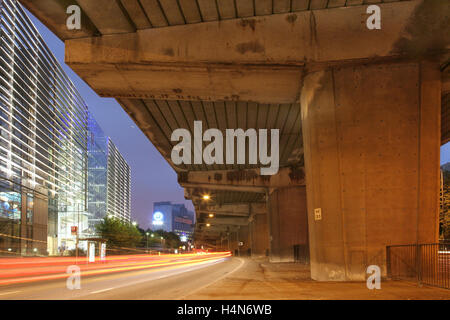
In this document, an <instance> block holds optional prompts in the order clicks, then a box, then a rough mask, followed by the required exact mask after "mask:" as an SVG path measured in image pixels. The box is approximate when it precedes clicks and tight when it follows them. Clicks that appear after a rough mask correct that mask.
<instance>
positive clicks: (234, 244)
mask: <svg viewBox="0 0 450 320" xmlns="http://www.w3.org/2000/svg"><path fill="white" fill-rule="evenodd" d="M237 239H238V233H237V232H230V233H229V235H228V241H229V243H230V246H229V250H230V251H231V253H232V254H233V255H236V252H237V250H238V249H239V248H238V245H239V243H238V240H237Z"/></svg>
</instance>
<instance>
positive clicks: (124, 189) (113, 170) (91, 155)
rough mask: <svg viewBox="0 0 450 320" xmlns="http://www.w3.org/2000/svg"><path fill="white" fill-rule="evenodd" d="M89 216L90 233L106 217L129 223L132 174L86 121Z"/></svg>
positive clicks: (98, 130) (107, 139)
mask: <svg viewBox="0 0 450 320" xmlns="http://www.w3.org/2000/svg"><path fill="white" fill-rule="evenodd" d="M88 123H89V125H88V128H89V139H88V212H89V214H90V217H89V226H90V230H92V231H93V232H95V225H96V224H98V223H99V222H101V220H102V219H103V218H104V217H105V216H107V215H108V216H111V217H115V218H117V219H120V220H122V221H124V222H130V215H131V170H130V166H129V165H128V163H127V162H126V161H125V159H124V158H123V156H122V155H121V153H120V152H119V150H118V149H117V147H116V146H115V145H114V143H113V142H112V140H111V138H110V137H108V136H106V135H105V134H104V132H103V130H102V129H101V128H100V126H99V125H98V123H97V122H96V121H95V119H94V118H93V117H92V116H91V115H90V116H89V120H88Z"/></svg>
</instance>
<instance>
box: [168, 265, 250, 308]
mask: <svg viewBox="0 0 450 320" xmlns="http://www.w3.org/2000/svg"><path fill="white" fill-rule="evenodd" d="M236 259H239V261H240V262H241V263H240V264H239V265H238V266H237V267H236V268H234V269H233V270H232V271H231V272H227V273H225V274H224V275H222V276H220V277H219V278H217V279H216V280H214V281H213V282H210V283H208V284H206V285H204V286H202V287H200V288H197V289H195V290H194V291H191V292H190V293H188V294H185V295H183V296H181V297H179V298H176V299H174V300H183V299H184V298H185V297H187V296H190V295H193V294H195V293H196V292H198V291H200V290H202V289H205V288H207V287H209V286H212V285H213V284H215V283H216V282H218V281H220V280H222V279H224V278H225V277H228V276H231V275H232V274H233V273H235V272H236V271H238V270H239V269H240V268H241V267H242V266H243V265H244V264H245V260H243V259H241V258H236Z"/></svg>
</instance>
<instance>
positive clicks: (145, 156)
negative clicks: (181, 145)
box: [29, 14, 193, 227]
mask: <svg viewBox="0 0 450 320" xmlns="http://www.w3.org/2000/svg"><path fill="white" fill-rule="evenodd" d="M29 15H30V17H31V19H32V21H33V23H34V24H35V26H36V28H37V29H38V30H39V32H40V33H41V35H42V37H43V38H44V40H45V42H46V43H47V45H48V47H49V48H50V50H51V51H52V52H53V54H54V55H55V57H56V58H57V59H58V61H59V62H60V64H61V65H62V67H63V69H64V71H65V72H66V73H67V74H68V75H69V77H70V79H71V80H72V81H73V83H74V84H75V86H76V87H77V89H78V91H79V92H80V94H81V96H82V97H83V99H84V101H85V102H86V104H87V105H88V107H89V110H90V111H91V113H92V114H93V115H94V118H95V119H96V120H97V122H98V123H99V125H100V126H101V127H102V129H103V131H104V132H105V134H107V135H108V136H110V137H111V139H112V140H113V141H114V143H115V144H116V146H117V148H118V149H119V150H120V152H121V153H122V155H123V156H124V158H125V159H126V161H127V162H128V164H129V165H130V167H131V171H132V172H131V176H132V178H131V185H132V190H131V196H132V197H131V206H132V209H131V217H132V219H133V220H136V221H138V223H139V225H140V226H142V227H147V226H150V225H149V222H150V216H151V213H152V211H153V202H156V201H173V202H176V203H185V204H186V206H187V207H188V209H190V210H193V206H192V202H191V201H186V200H185V199H184V191H183V189H182V188H181V187H180V186H179V185H178V183H177V176H176V174H175V172H174V170H173V169H172V168H171V167H170V166H169V165H168V163H167V162H166V161H165V160H164V158H163V157H162V156H161V154H160V153H159V152H158V151H157V150H156V148H155V147H154V146H153V144H151V143H150V141H149V140H148V139H147V137H145V136H144V134H143V133H142V132H141V131H140V129H139V128H137V126H136V125H135V124H134V122H133V121H132V120H131V119H130V118H129V117H128V115H127V114H126V113H125V111H123V109H122V107H121V106H120V105H119V104H118V103H117V102H116V101H115V100H114V99H109V98H101V97H99V96H98V95H97V94H96V93H95V92H94V91H93V90H92V89H91V88H90V87H89V86H88V85H87V84H86V83H85V82H84V81H83V80H81V79H80V78H79V77H78V76H77V75H76V74H75V73H74V72H73V71H72V70H71V69H70V68H69V67H68V66H67V65H66V64H65V63H64V43H63V42H62V41H61V40H59V39H58V38H57V37H56V36H55V35H54V34H53V33H52V32H51V31H49V30H48V29H47V27H45V26H44V25H43V24H42V23H40V22H39V20H37V19H36V18H35V17H33V16H32V15H31V14H29Z"/></svg>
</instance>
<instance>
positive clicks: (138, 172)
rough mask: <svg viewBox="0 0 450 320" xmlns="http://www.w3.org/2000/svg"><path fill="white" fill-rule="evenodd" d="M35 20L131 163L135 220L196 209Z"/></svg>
mask: <svg viewBox="0 0 450 320" xmlns="http://www.w3.org/2000/svg"><path fill="white" fill-rule="evenodd" d="M30 17H31V19H32V21H33V22H34V24H35V26H36V27H37V29H38V30H39V32H40V33H41V35H42V37H43V38H44V40H45V41H46V43H47V45H48V47H49V48H50V50H51V51H52V52H53V54H54V55H55V56H56V58H57V59H58V61H59V62H60V63H61V65H62V66H63V68H64V70H65V71H66V73H67V74H68V75H69V77H70V78H71V79H72V81H73V82H74V84H75V86H76V87H77V88H78V91H79V92H80V94H81V95H82V97H83V98H84V100H85V102H86V104H87V105H88V106H89V109H90V110H91V112H92V114H93V115H94V117H95V118H96V119H97V121H98V123H99V124H100V126H101V127H102V129H103V130H104V132H105V133H106V134H107V135H108V136H110V137H111V139H112V140H113V141H114V143H115V144H116V145H117V147H118V148H119V150H120V152H121V153H122V154H123V156H124V158H125V159H126V160H127V162H128V164H129V165H130V166H131V170H132V182H131V183H132V191H131V192H132V212H131V216H132V219H133V220H136V221H138V222H139V224H140V225H141V226H142V227H147V226H149V222H150V215H151V213H152V211H153V202H155V201H173V202H176V203H185V204H186V206H187V207H188V208H189V209H190V210H193V206H192V203H191V202H190V201H186V200H185V199H184V192H183V189H182V188H181V187H180V186H179V185H178V183H177V178H176V174H175V172H174V171H173V169H172V168H171V167H170V166H169V165H168V163H167V162H166V161H165V160H164V158H163V157H162V156H161V155H160V153H159V152H158V151H157V150H156V148H155V147H154V146H153V145H152V144H151V143H150V142H149V140H148V139H147V138H146V137H145V136H144V134H143V133H142V132H141V131H140V130H139V128H137V127H136V125H135V124H134V122H133V121H132V120H131V119H130V118H129V117H128V115H127V114H126V113H125V111H123V110H122V108H121V107H120V105H119V104H118V103H117V102H116V101H115V100H114V99H107V98H100V97H99V96H98V95H97V94H96V93H95V92H94V91H93V90H92V89H91V88H90V87H89V86H88V85H87V84H86V83H85V82H84V81H83V80H81V79H80V78H79V77H78V76H77V75H76V74H75V73H74V72H73V71H72V70H71V69H70V68H69V67H68V66H67V65H66V64H65V63H64V43H63V42H62V41H61V40H59V39H58V38H57V37H56V36H55V35H54V34H53V33H52V32H51V31H49V30H48V29H47V28H46V27H45V26H44V25H43V24H42V23H41V22H40V21H39V20H37V19H36V18H35V17H34V16H33V15H31V14H30ZM447 162H450V143H447V144H446V145H445V146H443V147H442V148H441V164H444V163H447Z"/></svg>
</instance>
